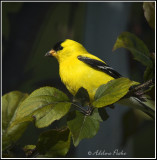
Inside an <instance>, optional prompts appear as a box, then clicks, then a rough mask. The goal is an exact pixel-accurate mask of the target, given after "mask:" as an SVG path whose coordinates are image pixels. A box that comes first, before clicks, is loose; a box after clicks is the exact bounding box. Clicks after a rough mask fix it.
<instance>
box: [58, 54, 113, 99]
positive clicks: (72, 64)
mask: <svg viewBox="0 0 157 160" xmlns="http://www.w3.org/2000/svg"><path fill="white" fill-rule="evenodd" d="M60 77H61V80H62V81H63V83H64V84H65V85H66V87H67V89H68V90H69V91H70V92H71V94H72V95H75V94H76V93H77V91H78V89H79V88H81V87H83V88H85V89H86V90H87V91H88V94H89V97H90V100H91V101H93V100H94V95H95V92H96V90H97V88H98V87H99V86H100V85H102V84H106V83H107V82H108V81H110V80H112V79H114V78H112V77H110V76H108V75H107V74H106V73H104V72H102V71H98V70H95V69H93V68H91V67H90V66H88V65H86V64H85V63H84V62H81V61H80V60H78V59H77V58H75V57H71V58H68V59H67V60H66V61H63V62H61V63H60Z"/></svg>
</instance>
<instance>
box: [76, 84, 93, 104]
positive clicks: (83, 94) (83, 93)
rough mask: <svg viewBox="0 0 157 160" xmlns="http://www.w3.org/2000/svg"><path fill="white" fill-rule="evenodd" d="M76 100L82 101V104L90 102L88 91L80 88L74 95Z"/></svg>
mask: <svg viewBox="0 0 157 160" xmlns="http://www.w3.org/2000/svg"><path fill="white" fill-rule="evenodd" d="M74 101H75V102H80V103H81V104H82V105H85V104H86V103H89V101H90V99H89V94H88V91H87V90H86V89H85V88H83V87H81V88H79V90H78V91H77V93H76V95H75V97H74Z"/></svg>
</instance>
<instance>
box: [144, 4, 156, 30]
mask: <svg viewBox="0 0 157 160" xmlns="http://www.w3.org/2000/svg"><path fill="white" fill-rule="evenodd" d="M143 9H144V15H145V17H146V19H147V22H148V23H149V25H150V26H151V27H152V28H153V29H155V2H144V3H143Z"/></svg>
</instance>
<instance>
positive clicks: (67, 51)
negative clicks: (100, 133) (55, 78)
mask: <svg viewBox="0 0 157 160" xmlns="http://www.w3.org/2000/svg"><path fill="white" fill-rule="evenodd" d="M45 56H53V57H55V58H56V59H57V60H58V62H59V74H60V77H61V80H62V82H63V83H64V84H65V86H66V87H67V89H68V90H69V91H70V93H71V94H72V95H75V94H76V93H77V91H78V90H79V88H81V87H83V88H85V89H86V90H87V91H88V94H89V97H90V101H91V102H92V101H93V100H94V95H95V93H96V90H97V89H98V88H99V87H100V86H101V85H102V84H106V83H107V82H109V81H110V80H113V79H116V78H120V77H121V75H120V74H119V73H118V72H116V71H115V70H114V69H112V68H111V67H110V66H108V65H107V64H106V63H105V62H104V61H103V60H101V59H99V58H98V57H96V56H94V55H92V54H90V53H88V51H87V50H86V49H85V48H84V47H83V46H82V45H81V44H80V43H78V42H76V41H73V40H70V39H66V40H65V41H60V42H58V43H57V44H56V45H54V47H53V49H52V50H50V51H49V52H47V53H46V55H45ZM125 101H130V103H128V104H130V105H132V104H133V105H135V103H136V104H137V105H139V106H138V107H139V108H141V107H144V108H146V106H145V104H143V103H142V102H141V100H139V99H138V98H136V97H130V98H127V100H124V101H122V103H123V102H125ZM143 105H144V106H143ZM144 110H145V112H147V109H144Z"/></svg>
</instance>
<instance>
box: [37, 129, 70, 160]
mask: <svg viewBox="0 0 157 160" xmlns="http://www.w3.org/2000/svg"><path fill="white" fill-rule="evenodd" d="M70 137H71V136H70V131H69V129H68V128H65V129H62V130H55V129H53V130H49V131H46V132H44V133H42V134H41V135H40V136H39V139H38V143H37V150H38V151H39V154H42V155H45V156H46V157H62V156H65V155H66V154H67V152H68V151H69V148H70Z"/></svg>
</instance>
